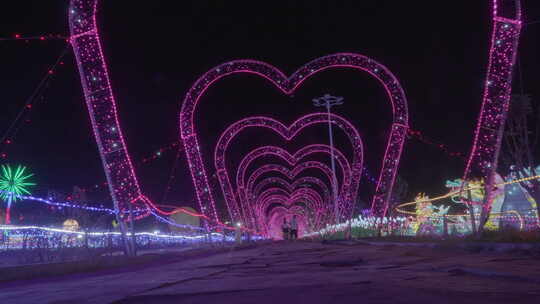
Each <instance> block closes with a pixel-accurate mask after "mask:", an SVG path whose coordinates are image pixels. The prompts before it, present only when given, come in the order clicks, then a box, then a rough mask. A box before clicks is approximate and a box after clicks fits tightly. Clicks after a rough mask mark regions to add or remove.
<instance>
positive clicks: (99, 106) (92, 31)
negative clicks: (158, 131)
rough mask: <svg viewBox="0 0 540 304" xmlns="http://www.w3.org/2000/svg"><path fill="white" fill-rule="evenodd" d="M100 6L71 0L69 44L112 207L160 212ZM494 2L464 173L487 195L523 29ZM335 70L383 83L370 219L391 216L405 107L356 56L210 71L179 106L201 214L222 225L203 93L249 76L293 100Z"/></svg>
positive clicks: (392, 87)
mask: <svg viewBox="0 0 540 304" xmlns="http://www.w3.org/2000/svg"><path fill="white" fill-rule="evenodd" d="M97 2H98V1H97V0H71V2H70V8H69V19H70V20H69V21H70V32H71V37H70V42H71V44H72V46H73V49H74V51H75V55H76V59H77V63H78V67H79V72H80V75H81V82H82V86H83V90H84V95H85V99H86V103H87V106H88V110H89V113H90V118H91V122H92V126H93V131H94V135H95V137H96V141H97V144H98V148H99V151H100V155H101V158H102V162H103V166H104V169H105V173H106V176H107V180H108V184H109V187H110V191H111V195H112V197H113V201H114V202H115V205H117V206H120V207H117V208H119V209H122V206H125V204H127V203H130V202H131V203H140V202H141V201H144V202H146V203H147V204H149V205H150V206H152V207H154V208H155V206H154V205H153V204H152V203H151V201H150V200H148V199H147V198H146V197H144V196H143V194H142V192H141V190H140V187H139V184H138V181H137V178H136V175H135V172H134V170H133V166H132V162H131V160H130V157H129V154H128V152H127V147H126V145H125V141H124V138H123V135H122V132H121V129H120V125H119V121H118V117H117V113H116V102H115V100H114V96H113V94H112V90H111V85H110V81H109V76H108V72H107V67H106V64H105V60H104V56H103V52H102V50H101V43H100V40H99V34H98V29H97V25H96V18H95V15H96V6H97ZM491 3H492V7H493V21H494V28H493V32H492V37H491V47H490V53H489V64H488V73H487V79H486V86H485V90H484V97H483V102H482V107H481V111H480V115H479V119H478V124H477V127H476V131H475V136H474V142H473V146H472V151H471V153H470V156H469V159H468V162H467V166H466V168H465V173H464V180H468V178H469V176H470V175H471V174H473V171H478V172H479V173H480V175H482V176H483V177H484V178H485V179H486V181H487V184H488V189H489V185H491V184H492V182H493V178H492V176H493V174H492V173H493V170H495V169H496V165H497V159H498V151H499V149H500V141H501V132H502V128H503V126H504V121H505V119H506V112H507V110H508V102H509V95H510V89H511V80H512V69H513V66H514V62H515V57H516V53H517V44H518V40H519V36H520V30H521V25H522V23H521V8H520V1H519V0H493V1H492V2H491ZM335 68H352V69H356V70H361V71H364V72H367V73H368V74H369V75H371V76H373V77H374V78H375V79H377V80H378V81H379V82H380V83H381V84H382V86H383V87H384V88H385V90H386V92H387V94H388V97H389V99H390V102H391V105H392V113H393V122H392V126H391V129H390V130H391V132H390V134H389V138H388V141H387V148H386V151H385V155H384V158H383V163H382V169H381V172H380V174H379V178H378V181H377V187H376V193H375V195H374V197H373V202H372V211H373V212H372V213H373V214H376V215H379V216H384V215H385V214H386V211H387V208H388V198H389V196H390V193H391V192H392V191H391V190H392V186H393V183H394V179H395V175H396V170H397V167H398V164H399V160H400V156H401V151H402V147H403V143H404V140H405V138H406V134H407V130H408V119H409V118H408V110H407V101H406V98H405V94H404V92H403V89H402V87H401V85H400V84H399V81H398V80H397V78H396V77H395V76H394V75H393V74H392V73H391V72H390V71H389V70H388V69H387V68H386V67H384V66H383V65H381V64H380V63H378V62H376V61H374V60H372V59H370V58H368V57H365V56H363V55H359V54H351V53H340V54H333V55H329V56H325V57H321V58H318V59H315V60H313V61H311V62H309V63H307V64H306V65H304V66H302V67H301V68H300V69H299V70H297V71H296V72H294V73H293V74H292V75H291V76H289V77H287V76H285V74H283V73H282V72H281V71H280V70H279V69H277V68H275V67H273V66H271V65H269V64H266V63H263V62H259V61H254V60H236V61H231V62H227V63H224V64H222V65H219V66H217V67H215V68H212V69H210V70H209V71H208V72H206V73H205V74H204V75H202V76H201V77H200V78H199V79H198V80H197V81H196V82H195V83H194V85H193V86H192V87H191V88H190V90H189V91H188V93H187V94H186V96H185V99H184V102H183V104H182V110H181V113H180V136H181V138H182V140H183V144H184V147H185V151H186V155H187V160H188V163H189V169H190V172H191V175H192V178H193V182H194V186H195V191H196V194H197V200H198V202H199V204H200V208H201V211H202V212H203V213H204V214H207V215H209V216H211V217H213V218H214V219H215V220H216V221H217V220H218V218H217V212H216V208H215V202H214V198H213V196H212V191H211V188H210V187H209V183H208V178H207V174H206V170H205V168H204V165H203V161H202V155H201V152H200V145H199V142H198V141H199V139H198V138H197V134H196V128H195V123H194V113H195V110H196V107H197V104H198V103H199V102H200V99H201V97H202V96H203V95H204V93H205V91H206V90H207V89H208V88H209V87H210V86H211V85H212V84H213V83H215V82H216V81H218V80H220V79H221V78H224V77H226V76H228V75H231V74H235V73H250V74H255V75H258V76H261V77H262V78H264V79H266V80H268V81H269V82H271V83H272V84H273V85H274V86H275V87H276V88H278V89H279V90H281V91H282V92H283V93H284V94H292V93H294V92H295V91H296V89H297V88H299V87H300V85H301V84H302V83H303V82H304V81H305V80H306V79H308V78H309V77H311V76H312V75H314V74H316V73H318V72H319V71H323V70H327V69H335ZM488 197H489V195H488ZM488 201H489V199H488ZM486 207H487V206H486ZM232 213H233V214H232V216H233V217H238V210H232Z"/></svg>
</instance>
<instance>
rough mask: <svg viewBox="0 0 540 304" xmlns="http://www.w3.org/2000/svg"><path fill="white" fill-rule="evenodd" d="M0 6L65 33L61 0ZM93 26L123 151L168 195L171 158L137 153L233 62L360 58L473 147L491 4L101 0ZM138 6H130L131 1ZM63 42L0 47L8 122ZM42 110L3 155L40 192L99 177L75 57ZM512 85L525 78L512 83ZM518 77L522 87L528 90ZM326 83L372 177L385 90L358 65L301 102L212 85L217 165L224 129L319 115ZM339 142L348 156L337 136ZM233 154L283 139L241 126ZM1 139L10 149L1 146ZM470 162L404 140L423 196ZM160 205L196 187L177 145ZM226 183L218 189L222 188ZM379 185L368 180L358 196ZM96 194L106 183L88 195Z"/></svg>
mask: <svg viewBox="0 0 540 304" xmlns="http://www.w3.org/2000/svg"><path fill="white" fill-rule="evenodd" d="M10 2H12V3H10V6H9V7H6V6H5V4H4V7H3V8H2V9H1V10H0V20H1V25H2V26H1V27H0V37H11V36H13V34H15V33H19V34H21V35H23V36H33V35H42V34H49V33H52V34H62V35H67V34H68V26H67V17H66V13H67V5H68V1H67V0H48V1H43V0H32V1H10ZM101 2H102V3H101V4H100V7H99V11H100V13H99V18H98V20H99V24H100V31H101V33H102V39H103V43H104V52H105V55H106V58H107V61H108V63H109V68H110V77H111V81H112V84H113V89H114V93H115V95H116V100H117V102H118V106H119V111H120V119H121V123H122V127H123V131H124V134H125V135H126V138H127V144H128V148H129V151H130V153H131V155H132V157H133V159H134V160H135V163H137V166H136V168H137V172H138V176H139V180H140V182H141V184H142V187H143V189H144V191H145V192H146V193H148V195H149V196H150V197H151V198H153V199H155V200H156V201H160V200H161V198H162V197H163V193H164V189H165V185H166V182H167V180H168V178H169V173H170V171H171V167H172V164H173V162H174V157H175V153H171V152H168V153H164V155H163V157H162V158H160V159H158V160H156V161H153V162H151V163H150V164H140V161H141V159H142V158H143V157H146V156H149V155H151V154H152V153H153V152H155V151H156V149H158V148H160V147H162V146H165V145H167V144H169V143H171V142H173V141H175V140H176V139H177V137H178V136H177V134H178V112H179V109H180V106H181V102H182V100H183V97H184V95H185V92H186V91H187V90H188V89H189V87H190V86H191V84H193V82H194V81H195V80H196V79H197V78H198V77H199V76H200V75H201V74H203V73H204V72H205V71H207V70H208V69H211V68H212V67H214V66H216V65H218V64H220V63H222V62H225V61H228V60H232V59H243V58H251V59H258V60H263V61H266V62H268V63H271V64H273V65H274V66H276V67H278V68H281V69H282V70H283V71H285V72H286V73H292V72H293V71H294V70H295V69H296V68H298V67H300V66H301V65H303V64H304V63H306V62H308V61H310V60H313V59H315V58H317V57H320V56H324V55H326V54H332V53H337V52H355V53H360V54H363V55H366V56H369V57H371V58H373V59H375V60H377V61H379V62H381V63H382V64H384V65H385V66H387V67H388V68H389V69H390V70H391V71H392V72H393V73H394V74H395V75H396V76H397V77H398V78H399V79H400V81H401V84H402V85H403V87H404V90H405V93H406V95H407V98H408V103H409V112H410V124H411V127H412V128H413V129H415V130H419V131H421V132H423V133H424V134H425V136H427V137H428V138H431V139H433V140H434V141H436V142H440V143H444V144H446V145H447V146H448V147H449V149H450V150H453V151H456V152H465V153H468V152H469V149H470V145H471V142H472V134H473V128H474V126H475V125H476V119H477V115H478V112H479V108H480V102H481V93H482V84H483V82H484V77H485V70H486V64H487V55H488V46H489V39H488V38H489V34H490V28H491V23H490V7H489V3H490V2H491V1H469V0H462V1H395V0H376V1H375V0H373V1H313V0H309V1H308V0H305V1H207V0H197V1H172V0H168V1H165V0H162V1H101ZM524 2H525V3H524V6H525V15H526V18H527V20H528V21H535V20H538V19H540V5H539V4H538V3H537V1H532V0H528V1H524ZM128 3H129V4H128ZM539 30H540V24H538V25H531V26H530V27H527V28H525V31H524V33H523V36H522V41H521V47H520V50H521V54H520V56H519V58H520V60H521V63H522V64H521V66H522V71H521V72H522V76H523V80H524V81H523V88H524V91H525V92H526V93H530V94H532V95H533V98H534V99H535V100H538V96H540V88H539V86H538V85H537V84H538V83H539V81H540V79H539V78H540V77H539V76H538V74H537V73H536V71H537V70H538V66H539V62H538V59H537V54H538V53H539V51H540V49H539V46H538V43H537V42H536V37H537V35H538V32H539ZM64 47H65V43H63V42H61V41H31V42H29V43H25V42H23V41H1V42H0V54H1V56H0V66H1V67H2V68H1V71H2V72H1V73H0V77H1V81H0V84H1V85H0V88H1V92H2V94H1V95H0V96H1V97H0V98H2V105H3V107H2V111H0V130H1V131H2V132H4V130H6V128H7V127H8V126H9V124H10V123H11V122H12V121H13V119H14V118H15V116H16V115H17V113H18V111H19V110H20V109H21V108H22V107H23V105H24V103H25V100H26V99H27V98H28V97H29V96H30V95H31V93H32V91H33V90H34V89H35V88H36V86H37V85H38V83H39V81H40V79H41V78H42V77H43V75H44V74H45V73H46V71H47V69H48V66H50V65H51V64H52V63H54V61H55V59H56V58H57V57H58V56H59V54H60V53H61V52H62V49H63V48H64ZM63 61H64V63H65V64H64V65H62V66H61V67H60V68H59V69H58V70H57V72H56V74H55V75H54V77H53V79H52V81H50V83H49V86H48V87H47V88H46V90H45V91H44V93H43V95H42V97H40V98H39V99H38V100H37V101H36V103H35V104H34V107H33V110H32V111H31V114H30V115H29V117H28V118H29V119H30V120H31V122H30V123H23V124H21V125H20V129H19V131H18V133H17V136H16V137H15V138H13V143H12V144H11V145H9V147H7V153H8V158H7V162H9V163H13V164H18V163H21V164H26V165H28V166H29V167H30V168H31V170H32V171H33V172H34V173H35V174H36V176H35V179H36V181H37V182H38V183H39V184H40V187H39V189H38V191H45V190H46V189H58V190H62V191H70V189H71V187H72V186H73V185H81V186H83V187H90V186H92V185H94V184H96V183H102V182H104V181H105V178H104V174H103V171H102V168H101V162H100V160H99V157H98V153H97V148H96V145H95V141H94V139H93V136H92V134H91V127H90V122H89V118H88V114H87V111H86V106H85V104H84V100H83V96H82V90H81V85H80V82H79V75H78V72H77V70H76V67H75V63H74V57H73V54H72V51H71V49H70V51H69V52H68V53H67V55H66V57H65V58H64V60H63ZM516 80H518V79H517V78H516ZM519 84H520V83H519V81H516V82H515V87H516V88H518V87H519ZM325 93H330V94H333V95H338V96H343V97H344V98H345V103H346V104H345V105H343V106H340V107H339V108H335V111H336V113H337V114H339V115H342V116H344V117H345V118H347V119H349V120H350V121H352V122H353V123H354V124H355V126H356V127H357V128H358V130H359V131H360V133H361V135H362V137H363V140H364V145H365V149H366V154H365V160H366V162H365V163H366V166H367V168H368V169H369V171H370V172H371V174H372V175H376V176H378V172H379V169H380V162H381V160H382V152H383V151H384V147H385V141H386V138H385V136H386V135H387V132H388V127H389V123H390V114H391V108H390V103H389V101H388V100H387V98H386V95H385V93H384V90H383V88H382V87H381V86H380V84H379V83H378V82H376V81H375V80H374V79H372V78H370V77H369V76H368V75H366V74H363V73H359V72H357V71H349V70H333V71H327V72H323V73H321V74H319V75H317V76H316V77H313V78H312V79H310V80H309V81H307V82H306V83H305V85H304V86H303V87H302V88H301V89H300V90H298V92H297V93H296V94H294V96H293V97H286V96H283V95H282V94H281V93H279V92H277V91H276V89H275V88H273V87H272V86H270V85H269V84H268V83H267V82H266V81H264V80H262V79H260V78H258V77H255V76H250V75H235V76H233V77H229V78H227V79H225V80H223V81H220V82H219V83H217V84H216V85H215V86H213V87H212V88H211V89H210V90H209V91H208V93H207V94H206V95H204V97H203V98H202V101H201V104H200V106H199V107H198V109H197V112H196V124H197V125H196V127H197V129H198V130H199V134H200V140H201V142H204V144H203V153H204V155H205V161H206V162H207V165H208V168H209V169H208V170H209V171H210V174H211V173H212V172H213V171H214V170H213V166H211V165H213V160H212V159H211V158H210V157H211V156H212V155H213V147H214V146H215V143H216V140H217V137H218V135H219V133H220V132H221V131H223V130H224V129H225V128H226V127H227V126H228V125H230V124H231V123H233V122H235V121H237V120H238V119H241V118H243V117H247V116H251V115H265V116H269V117H273V118H276V119H280V120H282V121H283V122H286V123H290V122H292V121H294V120H295V119H297V118H299V117H300V116H302V115H304V114H307V113H311V112H315V111H318V110H320V109H316V108H314V107H313V106H312V105H311V99H312V98H314V97H319V96H321V95H323V94H325ZM326 134H327V133H326V129H325V128H323V127H320V128H319V127H317V128H313V130H310V131H308V132H306V133H305V134H303V135H302V137H301V138H299V139H298V140H297V141H295V142H293V143H292V145H291V146H289V150H290V151H295V150H296V149H298V148H299V147H300V146H301V145H303V144H306V143H315V142H323V143H325V142H326V141H327V137H326V136H327V135H326ZM336 136H337V145H338V147H339V148H340V149H341V150H343V151H344V153H346V154H347V153H350V146H347V144H348V143H347V141H346V140H345V138H344V137H343V135H342V134H339V131H336ZM234 144H235V146H234V147H233V148H232V149H231V150H230V154H228V155H229V156H228V157H229V159H230V162H229V164H228V165H229V167H230V168H233V167H235V165H237V164H238V161H239V155H243V154H244V153H245V152H247V151H248V150H249V149H251V148H253V147H256V146H259V145H260V144H274V145H282V146H283V144H284V143H283V141H282V140H280V139H279V138H278V137H276V136H275V135H273V134H271V133H265V132H263V131H258V132H251V133H250V132H246V133H245V134H243V135H242V136H240V137H238V139H236V140H235V142H234ZM4 148H5V146H2V149H4ZM463 169H464V162H463V160H461V159H459V158H453V157H449V156H448V155H447V154H445V153H443V152H442V151H441V150H440V149H438V148H436V147H433V146H430V145H426V144H424V143H421V142H419V141H418V140H416V139H411V140H408V141H407V142H406V145H405V149H404V153H403V156H402V162H401V166H400V171H399V175H400V176H401V177H402V178H403V179H405V180H406V181H407V182H408V184H409V198H411V197H412V196H414V195H415V194H416V193H418V192H420V191H423V192H427V193H429V194H432V195H435V194H438V193H441V192H443V191H445V189H444V181H445V180H446V179H450V178H458V177H460V176H461V174H462V173H463ZM176 175H177V177H176V178H175V179H174V183H173V188H174V189H173V190H172V191H171V192H170V193H169V195H168V199H167V201H166V202H167V203H171V204H178V205H192V206H195V204H194V203H193V201H194V192H193V190H192V189H193V188H192V185H191V180H190V179H189V177H188V176H189V172H188V170H187V162H186V160H185V157H184V155H183V154H181V157H180V159H179V162H178V167H177V174H176ZM218 189H219V188H218V187H216V188H214V193H217V194H218V197H220V196H221V195H220V192H219V190H218ZM372 191H373V186H372V185H371V184H370V183H369V182H368V181H367V180H365V179H364V180H363V181H362V182H361V184H360V192H361V194H360V196H361V198H363V199H369V198H370V195H371V194H372ZM94 197H96V198H100V197H103V193H101V195H99V193H96V194H95V195H94Z"/></svg>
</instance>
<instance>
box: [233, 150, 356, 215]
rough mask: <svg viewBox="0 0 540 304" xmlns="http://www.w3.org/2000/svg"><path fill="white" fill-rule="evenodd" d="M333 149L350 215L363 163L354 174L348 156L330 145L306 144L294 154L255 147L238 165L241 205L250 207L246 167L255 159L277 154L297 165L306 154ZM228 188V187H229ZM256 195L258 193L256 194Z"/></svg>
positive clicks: (346, 210)
mask: <svg viewBox="0 0 540 304" xmlns="http://www.w3.org/2000/svg"><path fill="white" fill-rule="evenodd" d="M331 150H333V151H334V154H335V158H336V160H337V162H338V164H339V165H340V168H341V175H342V177H343V181H342V185H344V187H345V189H344V193H341V195H343V196H344V197H343V200H342V203H344V205H342V206H341V207H342V213H343V216H344V217H345V218H347V217H348V216H350V212H349V211H352V210H349V209H351V208H349V207H350V206H351V205H352V204H351V200H352V198H354V197H356V193H357V189H358V181H357V180H355V181H352V180H353V179H354V178H359V177H360V173H361V172H360V170H361V163H360V166H358V167H357V173H358V174H356V175H353V173H352V172H351V166H350V164H349V162H348V160H347V158H346V157H345V156H344V155H343V153H341V151H339V150H338V149H335V148H334V149H332V148H331V147H330V146H328V145H309V146H306V147H304V148H302V149H300V150H298V151H297V152H296V153H295V154H294V155H290V154H289V153H288V152H287V151H286V150H284V149H282V148H279V147H275V146H264V147H260V148H257V149H254V150H253V151H251V152H250V153H248V154H247V155H246V156H245V157H244V158H243V159H242V161H241V162H240V165H239V167H238V171H237V174H236V185H237V194H238V198H239V201H240V206H242V209H243V210H244V211H245V209H246V208H249V206H250V205H249V203H248V202H249V200H250V198H249V196H248V194H247V193H246V187H245V174H246V169H247V168H248V167H249V165H250V164H251V163H252V162H253V161H255V160H256V159H258V158H261V157H267V156H269V155H273V156H276V157H278V158H281V159H284V160H285V161H286V162H287V163H288V164H289V165H295V164H297V163H298V161H299V160H301V159H303V158H304V157H306V156H309V155H312V154H315V153H325V154H330V152H331ZM227 190H228V189H227ZM254 195H256V194H254Z"/></svg>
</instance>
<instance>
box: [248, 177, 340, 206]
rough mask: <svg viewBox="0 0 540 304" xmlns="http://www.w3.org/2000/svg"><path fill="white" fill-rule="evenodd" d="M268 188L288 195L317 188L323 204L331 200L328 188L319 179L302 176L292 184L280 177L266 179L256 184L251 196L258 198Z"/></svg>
mask: <svg viewBox="0 0 540 304" xmlns="http://www.w3.org/2000/svg"><path fill="white" fill-rule="evenodd" d="M268 186H274V187H273V188H278V187H281V188H278V189H283V190H286V191H288V192H289V193H290V192H292V191H294V190H296V189H298V188H301V187H303V188H305V187H310V188H311V189H314V188H318V190H319V192H318V193H320V194H322V197H324V201H325V202H330V200H331V198H330V191H329V189H328V186H327V185H326V184H325V183H324V182H323V181H322V180H321V179H320V178H317V177H313V176H304V177H300V178H297V179H295V181H294V182H293V183H292V184H291V183H289V182H287V181H286V180H284V179H283V178H280V177H267V178H265V179H262V180H261V181H260V182H258V183H257V185H256V186H255V187H254V188H253V189H254V190H253V192H252V193H253V196H255V197H258V196H259V195H261V194H262V193H263V191H265V190H267V188H266V187H268ZM314 186H316V187H314ZM268 189H269V188H268Z"/></svg>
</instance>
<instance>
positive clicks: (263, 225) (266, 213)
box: [257, 193, 322, 236]
mask: <svg viewBox="0 0 540 304" xmlns="http://www.w3.org/2000/svg"><path fill="white" fill-rule="evenodd" d="M318 204H319V203H317V202H315V201H314V199H313V197H312V196H309V195H306V194H302V193H296V194H294V195H292V196H289V195H279V194H274V195H270V196H268V197H266V198H265V199H264V200H263V201H262V206H261V208H260V210H261V211H260V214H259V216H258V217H257V220H258V225H259V229H260V230H262V231H263V234H264V235H266V236H269V234H270V233H269V231H270V229H269V226H271V220H270V219H271V217H272V213H273V212H276V210H281V211H283V212H285V213H293V212H292V211H293V210H295V209H296V210H303V212H302V213H303V214H304V215H305V214H306V213H309V211H308V210H311V211H313V210H319V208H318V206H317V205H318ZM272 205H274V206H272ZM275 205H277V206H275ZM301 205H304V206H301ZM270 206H272V207H271V208H269V207H270ZM310 219H311V221H312V222H313V223H314V227H320V225H321V224H322V222H321V220H320V213H313V212H312V216H311V217H310Z"/></svg>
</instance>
